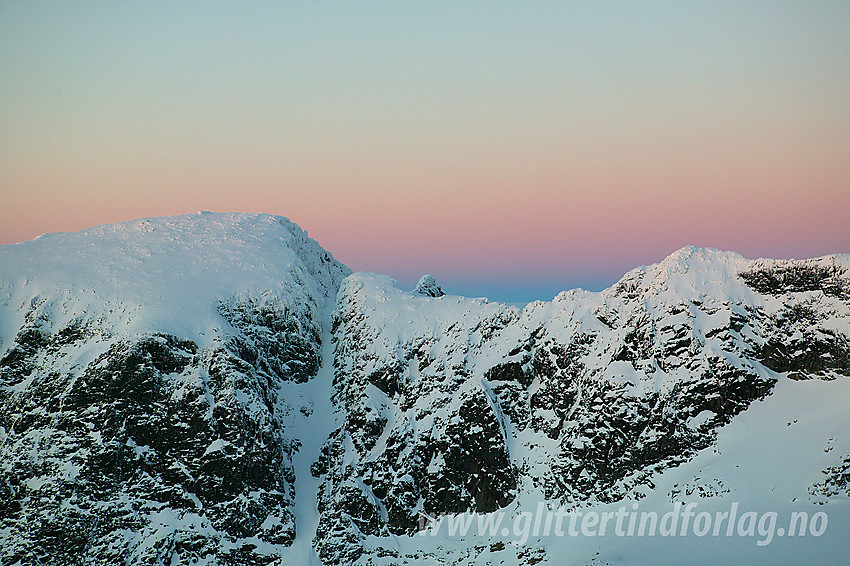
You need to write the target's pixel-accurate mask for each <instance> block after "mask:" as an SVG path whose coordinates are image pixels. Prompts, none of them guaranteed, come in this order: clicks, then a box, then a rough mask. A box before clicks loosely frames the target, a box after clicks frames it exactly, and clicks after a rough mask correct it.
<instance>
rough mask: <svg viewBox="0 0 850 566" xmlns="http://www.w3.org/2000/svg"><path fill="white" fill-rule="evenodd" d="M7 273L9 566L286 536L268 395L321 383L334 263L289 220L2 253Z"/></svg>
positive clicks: (202, 552) (277, 405)
mask: <svg viewBox="0 0 850 566" xmlns="http://www.w3.org/2000/svg"><path fill="white" fill-rule="evenodd" d="M0 270H2V271H0V321H2V329H0V332H2V343H1V345H0V380H2V389H0V427H2V429H0V430H2V432H3V435H4V438H3V443H2V447H0V475H2V478H0V491H2V496H1V497H0V499H2V500H3V502H4V503H3V504H2V509H0V521H2V528H3V533H5V534H4V535H2V539H3V544H2V545H0V546H2V550H0V553H2V561H3V563H7V564H14V563H19V561H20V563H27V564H35V563H41V564H70V563H83V562H86V563H101V564H110V563H124V562H128V563H134V564H169V563H173V562H172V561H173V560H179V561H182V562H183V563H198V562H207V563H222V564H223V563H231V562H232V563H239V564H248V563H266V562H268V559H269V553H270V552H272V551H273V550H274V549H275V548H281V547H286V546H288V545H290V544H291V543H292V541H293V539H294V537H295V534H296V533H295V517H294V515H293V504H294V500H295V493H294V480H295V477H294V471H293V466H292V456H293V453H294V452H295V451H296V450H297V449H298V446H299V441H298V439H297V438H293V437H292V436H291V435H290V434H289V433H288V432H287V426H288V421H289V419H290V418H291V413H292V412H293V407H291V406H289V404H288V400H287V399H285V398H283V397H282V395H281V384H282V383H285V382H305V381H307V380H309V379H311V378H312V376H314V375H315V373H316V371H317V370H318V367H319V364H320V354H321V348H322V343H321V336H322V328H321V324H322V320H323V319H322V315H321V313H322V312H323V310H324V309H325V303H326V300H327V297H328V296H329V295H331V296H332V295H333V294H334V293H335V292H336V289H337V287H338V285H339V281H340V280H341V278H342V277H343V276H344V275H345V274H346V273H347V269H346V268H345V267H343V266H342V265H340V264H339V263H338V262H336V261H334V260H333V258H332V257H331V256H330V254H328V253H327V252H325V251H324V250H322V249H321V248H320V247H319V246H318V245H317V244H316V243H315V242H313V241H312V240H310V239H308V238H307V237H306V234H304V233H303V232H302V231H301V230H300V229H299V228H298V227H297V226H295V225H294V224H292V223H290V222H289V221H288V220H286V219H284V218H278V217H272V216H267V215H230V214H199V215H188V216H182V217H173V218H166V219H151V220H142V221H135V222H130V223H124V224H118V225H112V226H104V227H100V228H95V229H92V230H89V231H87V232H83V233H78V234H64V235H48V236H43V237H41V238H39V239H37V240H34V241H32V242H26V243H24V244H19V245H17V246H7V247H4V248H2V250H0ZM35 518H37V519H35ZM258 544H259V545H260V546H262V545H265V546H266V548H264V549H262V548H259V547H258ZM272 555H273V552H272Z"/></svg>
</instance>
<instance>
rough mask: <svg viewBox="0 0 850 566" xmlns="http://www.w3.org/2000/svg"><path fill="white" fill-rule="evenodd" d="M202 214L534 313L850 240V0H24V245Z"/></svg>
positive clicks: (16, 175) (7, 48)
mask: <svg viewBox="0 0 850 566" xmlns="http://www.w3.org/2000/svg"><path fill="white" fill-rule="evenodd" d="M197 210H218V211H225V210H226V211H262V212H269V213H273V214H281V215H283V216H287V217H289V218H290V219H292V220H293V221H295V222H297V223H298V224H300V225H301V226H302V227H303V228H305V229H306V230H308V232H309V233H310V235H311V236H313V237H314V238H316V239H317V240H319V242H320V243H321V244H322V245H323V246H325V247H326V248H328V249H329V250H331V251H332V252H333V254H334V255H335V256H336V257H337V258H338V259H340V260H341V261H343V262H344V263H346V264H348V265H349V266H350V267H351V268H353V269H355V270H367V271H378V272H383V273H388V274H390V275H392V276H394V277H396V278H397V279H398V280H399V282H400V283H401V284H402V286H412V285H413V284H414V282H415V280H416V279H417V278H418V276H419V275H421V274H422V273H425V272H431V273H433V274H434V275H435V276H436V277H437V279H438V281H439V282H441V283H442V284H443V287H444V288H445V289H446V290H447V291H449V292H454V293H459V294H466V295H474V296H479V295H488V296H490V297H492V298H495V299H502V300H510V301H525V300H530V299H536V298H542V299H549V298H551V297H552V296H553V295H554V294H555V293H556V292H557V291H559V290H561V289H567V288H571V287H575V286H582V287H585V288H590V289H600V288H602V287H604V286H607V285H609V284H611V283H613V282H614V281H615V280H616V279H617V278H618V277H619V276H620V275H622V274H623V273H624V272H625V271H627V270H628V269H630V268H632V267H635V266H637V265H641V264H646V263H652V262H655V261H659V260H660V259H662V258H663V257H664V256H666V255H667V254H669V253H670V252H672V251H674V250H676V249H678V248H680V247H682V246H683V245H686V244H695V245H700V246H711V247H717V248H721V249H731V250H735V251H738V252H740V253H742V254H744V255H745V256H748V257H757V256H768V257H812V256H817V255H823V254H826V253H832V252H850V2H847V1H846V0H837V1H833V2H823V1H821V2H817V1H805V2H802V1H801V2H779V1H770V2H759V1H747V2H740V1H729V2H723V1H714V2H696V1H688V2H682V1H671V2H625V1H623V2H604V3H603V2H466V3H458V2H420V3H412V2H383V3H378V2H292V3H283V2H271V1H269V2H179V1H178V2H173V1H168V2H155V1H145V2H120V1H109V2H86V1H75V2H66V1H61V2H40V1H33V0H26V1H15V0H2V1H0V243H3V244H5V243H13V242H17V241H21V240H25V239H30V238H33V237H35V236H36V235H38V234H40V233H43V232H56V231H69V230H79V229H83V228H86V227H89V226H92V225H96V224H103V223H108V222H115V221H119V220H127V219H132V218H139V217H148V216H164V215H170V214H176V213H182V212H193V211H197Z"/></svg>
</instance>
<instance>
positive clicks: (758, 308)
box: [0, 213, 850, 565]
mask: <svg viewBox="0 0 850 566" xmlns="http://www.w3.org/2000/svg"><path fill="white" fill-rule="evenodd" d="M848 377H850V256H847V255H842V256H829V257H825V258H820V259H815V260H806V261H791V260H746V259H744V258H742V257H741V256H738V255H736V254H734V253H727V252H718V251H716V250H707V249H700V248H684V249H682V250H679V251H678V252H675V253H674V254H672V255H671V256H670V257H668V258H667V259H665V260H664V261H662V262H660V263H658V264H656V265H652V266H647V267H641V268H638V269H635V270H633V271H631V272H629V273H628V274H626V275H625V276H624V277H623V278H622V279H621V280H620V281H619V282H618V283H616V284H615V285H614V286H612V287H611V288H609V289H607V290H605V291H602V292H599V293H593V292H587V291H582V290H574V291H568V292H564V293H561V294H560V295H558V296H557V297H555V299H554V300H553V301H551V302H535V303H531V304H529V305H527V306H526V307H525V308H523V309H519V308H516V307H514V306H510V305H505V304H501V303H495V302H490V301H488V300H486V299H469V298H464V297H457V296H451V295H445V294H444V293H443V291H442V289H441V288H440V286H439V285H438V284H437V282H436V281H435V280H434V278H433V277H431V276H426V277H423V279H422V281H420V284H419V285H417V288H416V289H414V291H413V292H405V291H402V290H400V289H399V288H398V287H397V285H396V284H395V282H394V281H393V280H392V279H390V278H389V277H386V276H382V275H375V274H366V273H357V274H354V275H349V270H348V269H347V268H345V267H344V266H342V265H341V264H339V263H338V262H336V261H335V260H334V259H333V257H332V256H331V255H330V254H329V253H328V252H326V251H325V250H323V249H322V248H320V247H319V246H318V244H316V243H315V242H314V241H312V240H310V239H309V238H308V237H307V235H306V234H305V233H304V232H303V231H301V230H300V228H298V227H297V226H295V225H294V224H292V223H290V222H289V221H287V220H286V219H283V218H279V217H273V216H268V215H241V214H208V213H202V214H196V215H186V216H179V217H172V218H162V219H149V220H140V221H134V222H128V223H122V224H116V225H111V226H103V227H99V228H94V229H91V230H88V231H85V232H81V233H76V234H55V235H47V236H43V237H41V238H38V239H36V240H34V241H32V242H26V243H23V244H18V245H15V246H4V247H2V248H0V561H2V563H3V564H17V563H20V564H30V563H33V564H35V563H40V564H105V563H109V564H111V563H133V564H151V565H153V564H157V565H159V564H163V565H164V564H175V563H192V564H196V563H197V564H290V563H317V562H319V561H321V562H323V563H325V564H350V563H359V564H393V565H395V564H405V563H411V564H414V563H415V564H421V563H425V564H431V563H445V564H455V563H461V564H479V563H480V564H485V563H504V564H537V563H540V562H546V561H549V562H550V563H552V564H560V563H562V562H563V560H562V559H563V558H564V557H565V556H569V557H570V558H569V559H570V560H571V561H572V562H574V563H576V564H587V563H604V562H605V561H609V560H610V561H612V562H615V563H616V562H617V561H618V560H619V561H620V562H622V561H626V562H628V561H629V560H631V558H635V559H636V561H637V562H641V561H643V562H645V563H652V562H653V561H654V558H653V557H656V558H657V556H659V555H660V554H659V553H664V556H668V554H667V553H668V552H669V551H670V547H662V546H651V545H649V546H648V545H647V544H643V545H641V544H638V542H640V541H635V540H629V541H628V543H629V546H628V548H626V547H624V546H622V545H620V546H618V545H616V544H614V542H616V541H613V542H612V541H610V540H606V542H605V544H606V545H610V546H603V545H602V543H595V542H594V540H595V539H582V540H576V539H571V540H568V539H557V540H552V539H549V540H542V539H539V538H538V539H534V538H532V539H528V540H524V541H523V543H522V544H517V543H516V541H515V540H512V539H511V536H509V534H508V535H506V534H504V533H503V532H502V531H495V532H493V533H492V534H491V535H490V536H487V537H483V538H481V537H479V538H475V537H454V538H452V537H445V536H444V537H443V538H440V537H427V536H425V537H423V536H419V535H420V534H421V533H422V532H423V531H422V529H423V527H424V526H426V525H427V524H428V521H429V520H430V519H428V518H429V517H442V516H446V515H453V514H457V513H462V512H465V511H474V512H476V513H478V514H479V516H489V517H494V516H496V515H497V514H498V513H501V512H504V513H507V514H508V516H517V515H520V514H522V513H525V512H527V511H529V510H533V509H534V508H535V507H536V506H537V505H538V504H545V505H546V506H548V507H550V508H553V507H563V508H566V509H572V510H587V509H614V508H616V506H617V505H620V504H621V503H622V502H624V501H628V502H650V503H651V504H652V505H655V506H658V505H661V504H662V503H663V504H667V503H669V502H670V501H675V500H682V498H691V499H699V500H704V501H714V502H715V504H718V502H719V503H722V504H725V502H726V501H727V500H730V501H731V499H730V498H735V499H734V501H739V500H742V501H743V500H744V499H746V498H747V497H751V501H755V502H756V503H758V504H759V505H763V506H764V505H769V506H771V508H774V507H775V506H776V505H780V504H783V505H786V506H787V505H790V504H791V502H794V501H798V500H800V501H802V500H805V501H807V502H812V503H817V504H827V503H831V502H836V501H837V502H842V501H846V499H847V497H850V491H848V481H847V478H848V461H850V437H848V436H847V434H846V430H847V427H848V426H850V418H848V417H847V414H848V413H847V411H846V407H845V406H844V405H845V404H846V402H845V400H846V398H847V395H850V385H848V384H850V379H847V378H848ZM792 460H793V464H791V463H789V462H791V461H792ZM753 493H755V494H756V495H755V496H753V495H752V494H753ZM765 494H766V495H765ZM752 497H755V499H752ZM758 497H762V499H758ZM635 504H637V503H635ZM647 504H649V503H647ZM718 509H722V507H718ZM842 509H843V508H839V507H834V506H833V508H832V510H833V511H832V514H831V515H830V520H831V521H833V522H835V521H838V523H837V524H838V527H834V528H837V529H838V530H839V533H840V532H841V528H842V525H845V524H846V525H850V515H848V514H847V513H846V511H842ZM842 518H843V519H842ZM842 521H843V522H842ZM826 539H828V537H824V539H817V540H816V539H809V540H810V541H815V542H823V541H824V540H826ZM840 539H841V537H838V538H834V539H830V540H832V541H833V542H832V543H830V544H832V546H829V547H828V548H827V549H826V551H827V552H832V551H834V550H835V549H836V548H843V546H841V545H842V544H843V543H842V542H841V540H840ZM706 540H707V539H700V541H696V540H691V539H688V540H687V547H688V548H687V552H686V553H685V554H680V555H679V556H680V557H681V556H688V557H692V556H691V554H688V553H693V550H692V548H694V547H693V545H694V544H696V543H698V542H699V543H700V544H703V547H701V548H709V549H711V550H712V552H714V551H717V550H718V549H720V548H723V549H733V550H731V551H730V550H725V551H724V552H738V550H739V549H740V548H741V546H740V545H735V544H730V541H726V540H721V541H719V543H722V545H721V546H710V541H709V542H706ZM835 541H838V542H835ZM802 542H805V541H800V544H802ZM719 543H718V544H719ZM742 544H743V543H742ZM811 544H814V543H811ZM772 548H782V547H778V546H772V547H771V549H772ZM795 548H797V549H798V550H797V554H793V553H792V554H787V553H783V551H781V550H777V551H775V552H774V554H772V555H770V557H771V559H774V558H777V557H779V558H780V559H782V558H786V557H788V556H798V555H799V552H800V551H799V548H801V547H795ZM807 548H814V546H811V547H807ZM818 548H819V549H821V550H822V549H823V547H818ZM745 551H746V549H745ZM606 552H607V554H606ZM707 556H709V554H707ZM748 556H749V555H748ZM624 557H625V558H624ZM726 561H727V562H728V561H729V560H726ZM733 561H734V560H733Z"/></svg>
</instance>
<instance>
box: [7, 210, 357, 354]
mask: <svg viewBox="0 0 850 566" xmlns="http://www.w3.org/2000/svg"><path fill="white" fill-rule="evenodd" d="M348 273H349V270H348V268H346V267H345V266H344V265H342V264H340V263H339V262H337V261H336V260H335V259H334V258H333V256H332V255H331V254H330V253H329V252H327V251H326V250H324V249H322V247H321V246H319V244H318V243H317V242H315V241H314V240H312V239H311V238H309V237H308V236H307V233H306V232H304V231H303V230H302V229H301V228H299V227H298V226H297V225H296V224H294V223H293V222H291V221H289V220H288V219H286V218H283V217H279V216H272V215H268V214H238V213H209V212H201V213H195V214H186V215H180V216H171V217H166V218H147V219H141V220H133V221H129V222H121V223H117V224H109V225H104V226H98V227H95V228H91V229H89V230H84V231H82V232H74V233H58V234H46V235H43V236H39V237H38V238H36V239H34V240H31V241H28V242H23V243H20V244H14V245H9V246H2V247H0V308H5V309H9V310H11V311H18V312H19V313H21V314H20V315H21V316H23V315H24V314H26V311H27V310H28V309H29V308H30V306H33V307H36V308H37V309H38V308H40V309H42V310H47V311H49V312H45V313H43V314H47V315H50V316H48V317H47V318H50V320H51V322H52V323H53V324H57V325H61V324H66V323H68V322H70V321H75V320H76V321H79V322H88V323H93V322H97V321H101V322H102V323H105V324H104V325H105V326H108V327H109V328H111V329H112V330H113V331H119V332H120V331H126V332H129V333H132V332H134V331H145V332H150V331H157V332H167V333H172V334H177V335H180V336H186V337H189V338H191V339H194V340H198V341H199V342H201V343H204V342H207V341H208V340H209V336H206V337H204V336H200V335H199V333H200V332H201V330H200V329H210V328H213V329H215V328H219V327H220V326H222V324H224V321H223V319H221V317H220V316H219V314H218V312H217V309H218V307H219V303H220V302H221V301H222V300H225V299H227V298H229V297H234V296H237V295H252V296H253V295H258V296H262V297H264V298H263V300H266V301H275V302H283V303H289V302H296V303H302V304H303V303H305V302H314V303H318V304H322V303H323V302H324V297H327V296H330V295H333V294H334V293H335V292H336V290H337V288H338V285H339V281H340V280H341V279H342V278H343V277H344V276H345V275H347V274H348ZM48 297H49V298H50V299H51V302H49V303H48V304H41V301H42V299H46V298H48ZM4 303H5V305H4ZM37 305H38V306H37ZM4 318H5V319H7V320H8V318H9V317H4ZM13 318H18V317H13ZM11 326H12V327H13V326H14V325H11ZM5 330H6V329H0V339H8V338H10V337H9V336H5Z"/></svg>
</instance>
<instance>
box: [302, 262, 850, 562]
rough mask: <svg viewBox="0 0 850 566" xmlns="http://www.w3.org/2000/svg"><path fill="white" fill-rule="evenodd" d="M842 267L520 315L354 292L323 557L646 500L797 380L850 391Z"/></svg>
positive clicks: (818, 265)
mask: <svg viewBox="0 0 850 566" xmlns="http://www.w3.org/2000/svg"><path fill="white" fill-rule="evenodd" d="M847 267H848V259H847V258H846V257H842V258H825V259H822V260H813V261H807V262H783V261H765V260H761V261H757V262H752V261H749V260H745V259H744V258H742V257H740V256H738V255H736V254H731V253H724V252H717V251H714V250H704V249H698V248H685V249H683V250H680V251H679V252H676V253H675V254H673V255H671V256H670V257H668V258H667V259H666V260H665V261H663V262H661V263H660V264H657V265H654V266H650V267H646V268H639V269H636V270H634V271H632V272H630V273H629V274H627V275H626V276H625V277H624V278H623V279H622V280H621V281H620V282H618V283H617V284H616V285H615V286H613V287H612V288H610V289H608V290H606V291H603V292H601V293H590V292H585V291H571V292H566V293H562V294H561V295H559V296H558V297H556V298H555V300H554V301H553V302H551V303H539V302H538V303H533V304H530V305H528V306H527V307H526V308H525V309H523V310H522V311H520V310H519V309H517V308H514V307H511V306H506V305H502V304H498V303H491V302H488V301H486V300H479V299H465V298H460V297H450V296H444V297H428V296H422V294H420V293H413V294H411V293H406V292H404V291H401V290H399V289H398V288H397V287H396V285H395V283H394V282H393V281H392V280H391V279H389V278H387V277H384V276H377V275H368V274H355V275H352V276H350V277H349V278H347V279H346V280H345V281H344V282H343V285H342V288H341V290H340V293H339V299H338V311H337V313H336V315H335V331H334V340H335V370H336V380H335V384H334V385H335V387H334V401H335V403H336V405H337V407H338V408H339V411H340V414H341V423H340V426H339V427H338V428H337V430H336V431H335V432H334V433H333V434H332V435H331V437H330V438H329V440H328V442H327V444H326V446H325V448H324V449H323V453H322V456H321V458H320V459H319V461H318V462H317V464H316V465H315V466H314V469H313V472H314V473H315V474H319V475H322V477H324V478H325V481H326V483H327V485H328V488H327V489H326V490H324V491H322V492H321V493H320V496H319V509H320V511H321V512H322V515H321V522H320V526H319V530H318V535H317V540H316V545H317V548H318V549H319V553H320V556H321V557H322V558H323V559H324V560H326V561H327V562H335V561H339V562H340V563H343V562H346V561H350V560H353V559H357V558H358V557H360V555H361V552H362V547H363V545H364V544H365V543H366V541H367V539H366V538H364V537H369V536H377V537H389V536H391V535H412V534H414V533H416V532H417V530H419V529H421V527H422V520H421V517H422V515H423V514H425V515H429V516H439V515H444V514H450V513H458V512H462V511H467V510H469V511H474V512H477V513H487V512H491V511H494V510H496V509H501V508H506V507H508V506H510V505H519V504H521V502H522V501H524V500H529V498H530V497H531V496H532V495H534V496H536V497H542V498H544V499H545V500H547V501H549V502H559V503H560V504H563V505H566V506H568V507H575V506H579V505H588V504H593V503H594V502H597V503H601V504H605V503H611V502H615V501H620V500H623V499H626V498H631V499H640V498H641V497H643V496H644V495H645V494H646V493H647V492H649V491H651V490H652V488H653V487H654V483H653V481H654V478H655V477H656V476H658V474H660V473H661V472H663V471H664V470H666V469H669V468H672V467H675V466H677V465H679V464H681V463H682V462H685V461H688V460H689V459H691V458H692V457H693V456H694V455H695V454H696V453H698V452H699V451H701V450H703V449H706V448H708V447H710V446H712V444H713V442H714V441H715V438H716V431H717V429H718V428H719V427H722V426H724V425H726V424H727V423H729V422H730V421H731V420H732V419H733V418H734V417H735V416H736V415H737V414H739V413H740V412H742V411H744V410H746V409H747V407H748V406H749V405H750V404H751V403H752V402H753V401H756V400H758V399H762V398H764V397H765V396H767V395H769V394H770V392H771V390H772V388H773V387H774V384H775V383H776V381H777V379H780V378H781V376H782V374H784V373H785V372H790V373H788V375H789V376H791V377H792V378H795V379H812V378H819V379H834V378H835V377H836V376H839V375H847V373H848V371H849V369H848V368H850V365H848V363H847V359H848V358H847V355H848V352H850V348H849V347H848V334H849V333H848V327H849V326H848V323H850V318H848V317H850V308H848V301H847V295H846V290H847V289H848V283H849V282H850V272H848V269H847ZM789 273H790V274H792V275H789ZM839 476H840V474H839ZM834 483H835V482H833V484H834ZM343 533H344V536H343ZM386 552H390V553H392V552H394V551H393V550H392V549H391V548H387V549H386ZM394 556H396V559H397V560H400V561H404V560H412V561H415V560H417V559H420V558H421V556H417V555H415V554H414V555H408V556H405V555H402V554H397V553H396V554H394ZM340 557H343V558H342V559H341V560H340ZM364 560H366V561H368V557H367V558H364Z"/></svg>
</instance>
